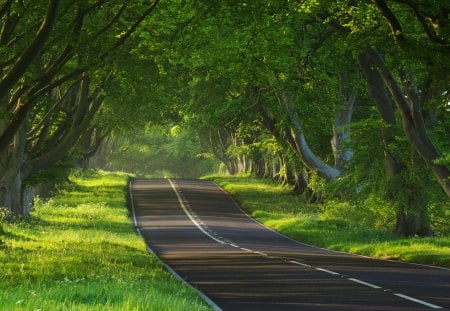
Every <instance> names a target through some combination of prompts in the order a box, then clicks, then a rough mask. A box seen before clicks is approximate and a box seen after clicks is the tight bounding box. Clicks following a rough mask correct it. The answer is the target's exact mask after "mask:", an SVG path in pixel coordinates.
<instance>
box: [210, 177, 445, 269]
mask: <svg viewBox="0 0 450 311" xmlns="http://www.w3.org/2000/svg"><path fill="white" fill-rule="evenodd" d="M205 178H207V179H211V180H213V181H215V182H217V183H218V184H220V185H221V186H222V187H224V188H225V190H227V191H228V192H229V193H230V194H231V195H233V197H234V198H235V199H236V200H237V201H238V202H239V203H240V204H241V206H242V207H243V208H244V209H245V210H247V211H248V212H249V213H250V214H251V215H252V216H253V217H254V218H256V219H257V220H258V221H259V222H261V223H263V224H265V225H267V226H268V227H271V228H273V229H275V230H277V231H279V232H281V233H283V234H285V235H287V236H289V237H292V238H293V239H296V240H299V241H302V242H305V243H308V244H312V245H316V246H319V247H324V248H329V249H334V250H339V251H346V252H351V253H357V254H362V255H366V256H372V257H377V258H385V259H393V260H401V261H407V262H414V263H421V264H432V265H440V266H444V267H450V237H449V236H441V237H435V238H403V237H400V236H397V235H394V234H392V233H390V232H389V230H388V227H389V225H388V226H385V228H384V229H383V228H382V227H383V224H381V225H379V226H378V227H377V226H375V224H376V223H377V219H378V218H380V217H381V218H383V217H384V218H386V221H385V222H388V220H387V219H388V218H389V217H388V216H389V215H387V214H386V212H385V211H384V214H383V210H385V209H386V208H384V209H383V207H381V206H371V207H367V208H361V207H355V206H352V205H350V204H348V203H342V202H341V203H338V202H335V203H333V202H331V203H328V204H326V205H313V204H308V203H307V202H305V200H304V199H303V197H302V196H296V195H293V194H292V191H291V189H290V188H288V187H283V186H279V185H276V184H274V183H273V182H272V181H271V180H264V179H255V178H251V177H230V176H207V177H205ZM375 203H376V202H375ZM372 205H374V203H373V202H372ZM377 210H379V211H377ZM375 213H378V214H375ZM446 221H447V227H448V226H450V220H448V219H447V220H446Z"/></svg>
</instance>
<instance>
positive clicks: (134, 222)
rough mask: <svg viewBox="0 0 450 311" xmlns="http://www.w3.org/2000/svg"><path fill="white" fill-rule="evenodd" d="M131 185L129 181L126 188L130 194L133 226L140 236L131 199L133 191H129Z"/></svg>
mask: <svg viewBox="0 0 450 311" xmlns="http://www.w3.org/2000/svg"><path fill="white" fill-rule="evenodd" d="M132 183H133V181H132V180H130V182H129V183H128V188H129V189H128V191H129V192H130V201H131V212H132V213H133V224H134V227H135V228H136V229H137V232H138V233H139V235H141V231H140V230H139V228H138V227H137V221H136V213H135V212H134V198H133V191H131V184H132Z"/></svg>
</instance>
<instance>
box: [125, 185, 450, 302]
mask: <svg viewBox="0 0 450 311" xmlns="http://www.w3.org/2000/svg"><path fill="white" fill-rule="evenodd" d="M130 193H131V207H132V213H133V219H134V222H135V225H136V227H137V228H138V231H139V232H140V234H141V235H142V236H143V237H144V239H145V241H146V243H147V245H148V246H149V248H150V249H151V250H152V252H154V253H155V254H156V255H157V256H159V257H160V258H161V259H162V260H163V261H164V262H165V264H166V265H168V266H169V267H170V269H173V270H174V271H175V272H176V273H177V274H178V275H179V276H180V277H181V278H183V279H184V280H186V281H187V282H189V283H190V284H191V285H192V286H193V287H195V288H197V289H199V290H200V291H201V292H203V293H204V294H205V295H206V296H207V297H209V298H210V299H211V300H212V301H213V302H214V303H215V304H216V308H220V309H222V310H390V311H396V310H429V309H441V310H442V309H450V270H449V269H440V268H435V267H428V266H421V265H413V264H403V263H398V262H393V261H384V260H376V259H370V258H366V257H363V256H357V255H351V254H347V253H341V252H335V251H329V250H324V249H321V248H316V247H312V246H309V245H306V244H303V243H300V242H296V241H293V240H292V239H289V238H287V237H285V236H283V235H281V234H279V233H277V232H275V231H273V230H271V229H268V228H266V227H264V226H263V225H261V224H260V223H258V222H256V221H255V220H253V219H252V218H250V217H249V216H248V215H247V214H245V213H244V212H243V211H242V209H241V208H240V207H239V206H238V205H237V204H236V203H235V202H234V200H233V199H232V198H231V197H230V196H229V195H228V194H226V193H225V192H224V191H223V190H222V189H221V188H219V187H218V186H217V185H216V184H214V183H212V182H209V181H201V180H179V179H173V180H167V179H150V180H134V181H132V182H131V183H130Z"/></svg>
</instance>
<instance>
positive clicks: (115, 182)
mask: <svg viewBox="0 0 450 311" xmlns="http://www.w3.org/2000/svg"><path fill="white" fill-rule="evenodd" d="M126 179H127V176H125V175H123V174H112V173H101V172H100V173H92V174H91V175H90V176H84V177H83V176H81V177H72V178H71V180H72V182H73V183H72V184H70V185H68V187H67V188H66V190H63V191H61V193H60V194H58V195H57V196H55V197H54V198H53V199H51V200H49V201H47V202H38V204H37V206H36V210H35V211H34V212H33V213H32V217H31V221H30V222H28V223H25V222H23V223H16V224H3V231H4V232H3V233H1V232H0V310H208V309H209V308H208V307H207V306H205V304H204V303H203V302H202V301H201V299H199V298H198V296H197V295H196V294H195V293H193V292H192V291H191V290H190V289H189V288H188V287H186V286H184V285H182V284H180V282H178V281H177V280H176V279H175V278H174V277H173V276H172V275H170V274H169V273H168V272H167V271H165V270H164V269H163V267H162V264H161V263H160V261H159V260H158V259H156V258H154V257H153V256H151V255H149V254H148V253H147V251H146V246H145V243H144V241H143V240H142V239H141V238H140V237H138V236H137V235H136V234H135V232H134V229H133V225H132V223H131V221H130V219H129V218H128V216H127V210H126V207H125V194H124V186H125V184H126Z"/></svg>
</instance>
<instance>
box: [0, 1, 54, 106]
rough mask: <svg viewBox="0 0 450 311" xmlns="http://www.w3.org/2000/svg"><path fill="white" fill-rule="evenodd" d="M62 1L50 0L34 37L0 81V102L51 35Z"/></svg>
mask: <svg viewBox="0 0 450 311" xmlns="http://www.w3.org/2000/svg"><path fill="white" fill-rule="evenodd" d="M59 5H60V1H59V0H49V1H48V6H47V13H46V16H45V18H44V20H43V21H42V24H41V26H40V27H39V30H38V32H37V33H36V35H35V37H34V39H33V40H32V41H31V42H30V44H29V45H28V46H27V47H26V48H25V50H24V51H23V52H22V54H21V55H20V57H19V59H18V60H17V61H16V62H15V64H14V66H13V67H12V68H11V69H10V70H9V71H8V73H7V74H6V75H5V77H3V79H2V80H1V81H0V103H1V102H2V101H4V100H5V98H6V97H7V96H8V93H9V91H10V90H11V88H12V87H13V86H14V84H15V83H16V82H17V81H18V80H19V79H20V78H21V77H22V75H23V74H24V73H25V72H26V71H27V69H28V67H29V66H30V64H31V62H32V61H33V59H34V58H35V57H36V55H38V54H39V52H40V50H41V48H42V47H43V46H44V43H45V42H46V41H47V39H48V38H49V36H50V33H51V31H52V29H53V25H54V23H55V21H56V18H57V16H58V9H59Z"/></svg>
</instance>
